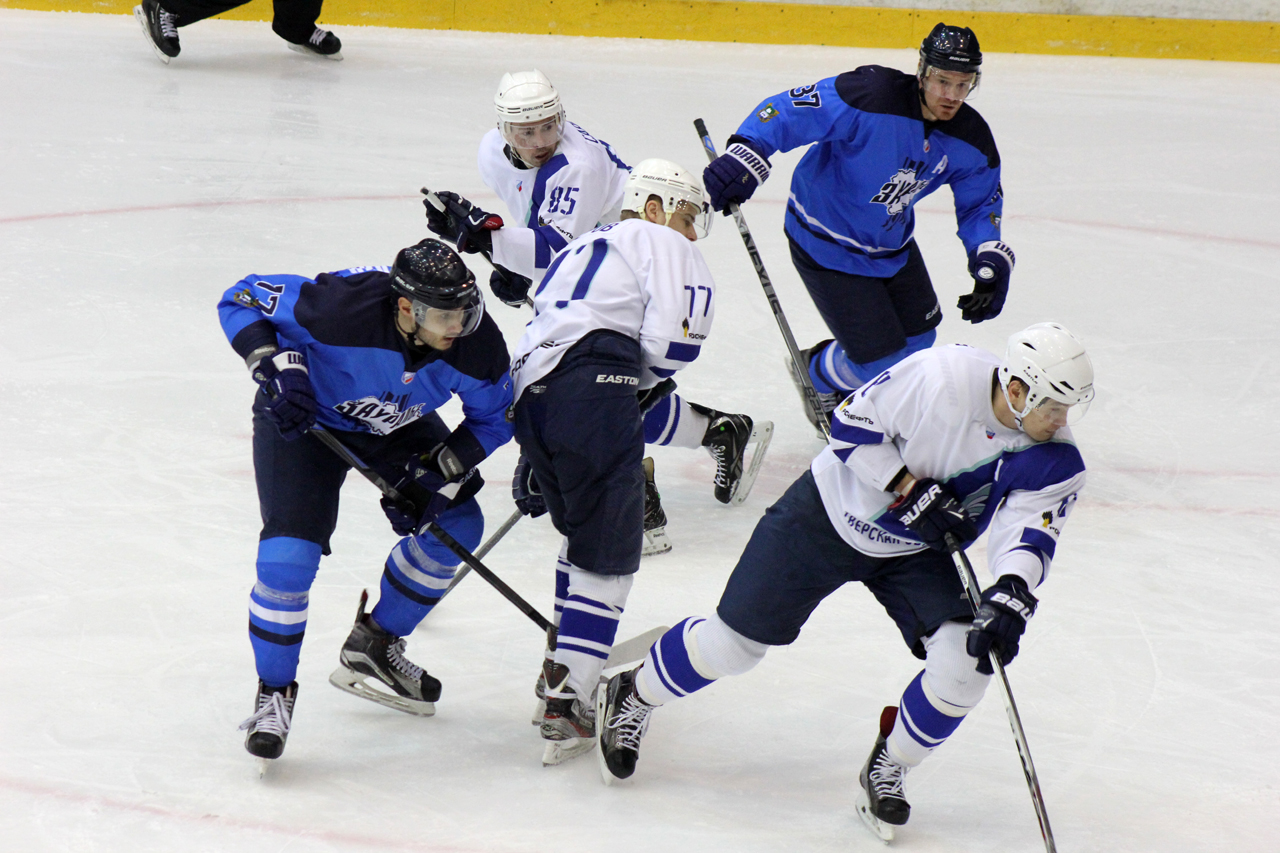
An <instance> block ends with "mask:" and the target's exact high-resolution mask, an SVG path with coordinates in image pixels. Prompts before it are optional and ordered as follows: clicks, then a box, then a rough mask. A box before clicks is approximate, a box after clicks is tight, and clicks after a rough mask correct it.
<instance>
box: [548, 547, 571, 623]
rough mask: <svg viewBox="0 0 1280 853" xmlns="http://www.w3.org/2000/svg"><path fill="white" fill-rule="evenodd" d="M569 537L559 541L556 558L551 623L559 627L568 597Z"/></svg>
mask: <svg viewBox="0 0 1280 853" xmlns="http://www.w3.org/2000/svg"><path fill="white" fill-rule="evenodd" d="M572 567H573V564H572V563H570V562H569V537H568V536H566V537H564V539H563V540H562V541H561V542H560V556H559V557H558V558H556V603H555V608H554V611H553V612H552V614H551V624H552V625H555V626H556V627H557V628H559V627H560V617H561V616H563V615H564V602H565V600H566V599H567V598H568V597H569V569H570V568H572Z"/></svg>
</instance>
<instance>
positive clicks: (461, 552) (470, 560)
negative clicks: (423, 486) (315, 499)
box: [311, 428, 551, 631]
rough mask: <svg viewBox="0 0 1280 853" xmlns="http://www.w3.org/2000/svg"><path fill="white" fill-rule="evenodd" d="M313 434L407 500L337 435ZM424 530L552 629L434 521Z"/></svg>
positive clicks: (394, 495) (385, 488) (385, 490)
mask: <svg viewBox="0 0 1280 853" xmlns="http://www.w3.org/2000/svg"><path fill="white" fill-rule="evenodd" d="M311 433H312V435H314V436H315V437H316V438H318V439H320V441H321V442H322V443H323V444H324V445H325V446H326V447H328V448H329V449H330V450H332V451H333V452H334V453H336V454H338V456H339V457H340V458H341V459H342V461H344V462H346V463H347V464H348V465H350V466H351V467H352V468H355V469H356V470H357V471H359V472H360V473H361V475H363V476H364V478H365V479H366V480H368V481H369V482H371V483H373V484H374V485H375V486H377V487H378V488H379V489H380V490H381V491H382V493H383V494H384V495H386V496H387V497H389V498H391V499H392V500H404V496H403V495H401V494H400V492H398V491H396V489H395V487H393V486H392V485H391V484H390V483H388V482H387V481H386V480H384V479H383V478H382V477H381V476H380V475H379V474H378V472H376V471H374V470H373V469H372V468H370V467H369V466H368V465H366V464H365V463H364V462H362V461H361V460H360V458H359V457H358V456H356V455H355V454H354V453H352V452H351V450H350V449H349V448H348V447H347V446H346V445H345V444H343V443H342V442H341V441H339V440H338V437H337V436H335V435H334V434H333V433H331V432H329V431H328V430H323V429H319V428H313V429H312V430H311ZM423 529H425V530H426V531H427V532H428V533H430V534H431V535H432V536H434V537H436V538H437V539H439V540H440V542H441V543H442V544H443V545H444V546H445V547H446V548H448V549H449V550H450V551H452V552H453V553H454V555H455V556H457V558H458V559H460V560H462V562H464V563H466V564H467V565H468V566H470V567H471V569H472V570H473V571H474V572H475V573H476V574H478V575H480V577H482V578H484V579H485V580H487V581H488V582H489V584H490V585H491V586H492V587H493V588H494V589H496V590H497V591H498V592H500V593H502V595H503V597H504V598H506V599H507V601H510V602H511V603H512V604H514V605H515V606H516V609H517V610H519V611H520V612H521V613H523V614H524V615H525V616H528V617H529V618H530V619H531V620H533V623H534V624H535V625H537V626H538V627H539V628H541V629H542V630H544V631H545V630H547V629H548V628H550V627H551V623H550V622H548V621H547V619H546V617H545V616H543V615H542V614H541V613H539V612H538V611H537V610H535V609H534V608H533V605H531V604H530V603H529V602H527V601H525V600H524V599H523V598H521V597H520V594H519V593H518V592H516V591H515V590H514V589H512V588H511V587H509V586H507V585H506V584H505V583H504V582H503V580H502V578H500V577H498V576H497V575H495V574H494V573H493V571H492V570H491V569H490V568H489V567H488V566H486V565H485V564H484V563H482V562H480V560H479V559H477V558H476V556H475V554H472V553H471V552H470V551H468V550H467V549H466V548H464V547H462V544H461V543H460V542H458V540H457V539H454V538H453V537H452V536H450V535H449V534H448V532H447V531H445V530H444V528H442V527H441V526H440V525H438V524H436V523H435V522H434V521H429V522H427V523H426V524H425V525H424V526H423Z"/></svg>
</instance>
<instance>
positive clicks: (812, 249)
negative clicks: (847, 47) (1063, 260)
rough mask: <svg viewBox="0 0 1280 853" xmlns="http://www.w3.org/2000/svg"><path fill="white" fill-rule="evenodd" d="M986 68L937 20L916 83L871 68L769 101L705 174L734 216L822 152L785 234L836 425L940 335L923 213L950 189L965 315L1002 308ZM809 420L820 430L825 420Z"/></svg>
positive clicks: (967, 41)
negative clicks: (838, 410)
mask: <svg viewBox="0 0 1280 853" xmlns="http://www.w3.org/2000/svg"><path fill="white" fill-rule="evenodd" d="M981 66H982V52H981V50H980V49H979V46H978V38H977V36H975V35H974V33H973V31H972V30H970V29H969V28H967V27H949V26H947V25H946V24H938V25H937V26H936V27H934V28H933V31H932V32H930V33H929V35H928V36H927V37H925V39H924V42H923V43H922V44H921V47H920V62H919V65H918V67H917V69H916V74H915V75H914V76H912V75H910V74H904V73H903V72H901V71H896V70H894V69H890V68H884V67H881V66H878V65H864V66H862V67H861V68H857V69H855V70H853V71H849V72H846V73H844V74H840V75H838V76H836V77H828V78H826V79H824V80H819V81H818V82H817V83H813V84H810V85H806V86H798V87H796V88H794V89H791V90H789V91H787V92H781V93H779V94H777V95H775V96H773V97H770V98H766V99H765V100H764V101H763V102H761V103H760V104H759V106H757V107H756V109H755V112H754V113H753V114H752V115H751V116H750V117H749V118H748V119H747V120H746V121H744V122H743V123H742V124H741V125H740V126H739V127H738V130H737V133H735V134H734V135H733V136H732V137H730V139H729V144H728V146H727V148H726V149H725V153H724V154H722V155H721V156H720V157H718V158H716V159H715V160H714V161H712V162H711V164H710V165H708V166H707V168H706V171H705V172H704V182H705V184H706V188H707V192H708V193H709V194H710V196H711V202H712V204H713V205H714V206H715V208H716V209H717V210H727V207H728V205H729V204H730V203H735V202H736V203H741V202H744V201H746V200H747V199H749V198H750V197H751V195H752V193H753V192H754V191H755V189H756V187H757V186H759V185H760V184H761V183H762V182H763V181H764V180H765V179H766V178H767V177H768V176H769V169H770V163H769V157H770V156H771V155H772V154H773V153H774V152H776V151H790V150H792V149H793V148H798V147H800V146H802V145H809V144H811V143H812V147H811V148H810V149H809V150H808V151H807V152H806V153H805V155H804V157H803V158H801V160H800V163H799V164H798V165H797V166H796V169H795V173H794V175H793V176H792V180H791V194H790V197H789V199H788V202H787V210H786V224H785V230H786V234H787V240H788V242H789V244H790V247H791V259H792V262H793V263H794V264H795V267H796V271H797V272H798V273H799V274H800V278H801V280H802V281H803V282H804V284H805V287H806V288H807V289H808V291H809V294H810V296H811V297H812V298H813V302H814V305H815V306H816V307H817V309H818V313H819V314H821V315H822V319H823V321H824V322H826V324H827V328H828V329H830V330H831V334H832V335H833V336H834V340H827V341H823V342H821V343H819V344H816V345H814V346H812V347H810V348H808V349H806V350H802V351H801V357H802V361H803V362H804V364H802V365H801V367H802V368H805V369H807V370H808V373H809V377H810V379H811V380H812V381H813V385H814V388H815V390H817V392H818V394H819V398H820V401H821V403H822V407H823V410H824V414H825V416H826V417H827V419H828V420H829V419H830V413H831V411H832V410H833V409H834V408H835V406H836V404H837V403H839V402H840V401H841V400H843V399H844V397H845V396H846V395H847V394H848V393H849V392H850V391H853V390H855V389H857V388H859V387H860V386H861V385H862V384H863V383H864V382H866V381H867V380H868V379H870V378H871V377H873V376H875V375H877V374H878V373H880V371H882V370H884V369H885V368H886V367H889V366H890V365H892V364H895V363H897V362H898V361H900V360H902V359H903V358H905V357H906V356H908V355H910V354H911V353H913V352H916V351H918V350H922V349H926V348H928V347H930V346H932V345H933V342H934V340H935V338H936V337H937V332H936V329H937V326H938V324H939V323H940V322H941V321H942V310H941V306H940V305H939V304H938V298H937V295H936V294H935V293H934V290H933V284H932V282H931V281H930V279H929V272H928V270H927V269H926V268H925V263H924V258H923V257H922V256H921V254H920V249H919V247H917V246H916V242H915V238H914V234H915V212H914V210H913V208H914V206H915V203H916V202H917V201H919V200H920V199H922V198H924V197H925V196H927V195H929V194H930V193H932V192H935V191H936V190H938V189H939V188H940V187H942V186H943V185H944V184H946V185H949V186H950V187H951V192H952V194H953V196H954V197H955V208H956V220H957V222H958V224H959V230H958V234H959V236H960V240H961V242H962V243H963V244H964V247H965V251H966V252H967V253H968V256H969V272H970V273H971V274H972V275H973V278H974V288H973V292H972V293H969V294H966V295H964V296H961V297H960V299H959V302H958V307H959V308H960V309H961V317H962V318H963V319H965V320H968V321H970V322H973V323H981V322H982V321H984V320H989V319H991V318H993V317H995V316H997V315H998V314H999V313H1000V310H1001V308H1002V307H1003V306H1004V301H1005V295H1006V293H1007V292H1008V288H1009V276H1010V273H1012V271H1013V265H1014V255H1013V252H1012V251H1011V250H1010V249H1009V247H1008V246H1007V245H1006V244H1005V243H1003V242H1002V241H1001V239H1000V219H1001V216H1002V210H1003V193H1002V191H1001V188H1000V155H999V153H998V152H997V151H996V144H995V140H994V139H993V138H992V135H991V131H990V129H989V128H988V127H987V123H986V122H985V121H983V119H982V116H980V115H978V113H977V112H976V111H975V110H974V109H973V108H972V107H970V106H969V105H968V104H967V103H965V99H966V98H967V97H968V96H970V95H972V94H973V92H974V91H975V90H976V89H977V88H978V82H979V79H980V76H981V73H982V72H981ZM788 364H789V366H790V369H791V370H792V373H793V378H795V379H796V380H797V385H799V380H798V374H797V373H796V369H797V367H796V365H794V364H791V363H790V362H788ZM806 413H807V414H808V415H809V417H810V419H811V420H812V421H813V422H814V425H815V426H817V425H818V424H817V420H816V417H817V414H816V413H813V412H809V411H808V407H807V406H806Z"/></svg>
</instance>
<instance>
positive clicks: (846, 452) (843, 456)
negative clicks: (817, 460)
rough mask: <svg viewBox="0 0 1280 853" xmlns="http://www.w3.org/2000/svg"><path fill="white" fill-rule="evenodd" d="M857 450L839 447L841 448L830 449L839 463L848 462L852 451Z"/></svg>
mask: <svg viewBox="0 0 1280 853" xmlns="http://www.w3.org/2000/svg"><path fill="white" fill-rule="evenodd" d="M857 449H858V448H856V447H841V448H836V449H832V451H831V452H832V453H834V454H835V455H836V458H837V459H839V460H840V461H841V462H848V461H849V457H850V456H852V455H853V451H855V450H857Z"/></svg>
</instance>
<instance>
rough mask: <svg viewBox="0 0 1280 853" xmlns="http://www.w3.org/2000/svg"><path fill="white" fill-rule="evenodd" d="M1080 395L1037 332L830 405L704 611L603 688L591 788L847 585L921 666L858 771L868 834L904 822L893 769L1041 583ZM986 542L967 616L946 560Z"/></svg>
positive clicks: (969, 696) (1011, 635)
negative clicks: (861, 589)
mask: <svg viewBox="0 0 1280 853" xmlns="http://www.w3.org/2000/svg"><path fill="white" fill-rule="evenodd" d="M1092 397H1093V367H1092V365H1091V363H1090V361H1089V356H1088V355H1087V354H1086V353H1085V350H1084V347H1083V346H1082V345H1081V344H1080V342H1079V341H1078V340H1077V339H1076V338H1075V337H1074V336H1073V335H1071V333H1070V332H1068V331H1067V330H1066V329H1064V328H1062V327H1061V326H1058V325H1055V324H1051V323H1041V324H1038V325H1035V326H1032V327H1030V328H1028V329H1025V330H1023V331H1022V332H1019V333H1017V334H1015V335H1014V336H1013V337H1012V338H1010V340H1009V346H1008V349H1007V351H1006V354H1005V357H1004V359H1003V361H1002V360H1001V359H1000V358H998V357H996V356H995V355H992V354H991V353H988V352H984V351H983V350H979V349H974V348H972V347H967V346H961V345H954V346H947V347H940V348H936V349H929V350H924V351H921V352H918V353H915V354H914V355H911V356H909V357H907V358H906V359H904V360H903V361H901V362H899V363H898V364H896V365H894V366H893V367H890V368H889V369H888V370H886V371H884V372H883V373H881V374H880V375H879V376H877V377H875V378H874V379H872V380H871V381H870V382H868V383H867V384H866V385H865V386H863V388H862V389H860V390H859V391H857V392H855V393H854V394H853V395H851V396H850V397H848V398H847V399H846V400H845V401H844V402H843V403H842V404H841V405H840V406H839V407H838V408H837V410H836V414H835V419H834V422H833V424H832V434H831V443H830V445H828V447H827V448H826V449H825V450H823V451H822V452H821V453H820V454H819V455H818V456H817V457H816V458H815V459H814V461H813V464H812V465H811V467H810V469H809V470H808V471H806V472H805V473H804V474H803V475H802V476H801V477H800V479H798V480H797V481H796V482H795V483H794V484H792V486H791V487H790V488H789V489H788V490H787V492H786V493H785V494H784V495H783V496H782V497H781V498H780V499H779V500H778V502H777V503H775V504H774V505H773V506H772V507H770V508H769V510H768V511H767V512H766V513H765V515H764V517H763V518H762V519H761V520H760V522H759V524H758V525H757V526H756V529H755V531H754V533H753V534H752V536H751V540H750V541H749V542H748V544H747V547H746V549H745V550H744V551H743V554H742V556H741V558H740V559H739V560H738V564H737V566H736V567H735V568H734V571H733V574H732V575H731V576H730V578H729V581H728V583H727V585H726V587H725V590H724V593H723V595H722V596H721V598H720V604H719V606H718V607H717V609H716V614H715V615H714V616H711V617H708V618H706V619H701V618H689V619H685V620H684V621H682V622H680V623H679V624H677V625H676V626H675V627H673V628H672V629H671V630H670V631H668V632H667V633H666V634H665V635H663V636H662V638H661V639H659V641H658V642H657V643H655V644H654V645H653V647H652V648H651V649H650V651H649V655H648V657H647V658H646V659H645V661H644V663H643V664H641V665H640V667H639V668H637V669H635V670H632V671H629V672H624V673H622V674H621V675H619V676H617V677H615V678H613V679H612V680H611V681H610V682H609V684H608V687H607V688H602V689H601V691H600V694H601V697H600V702H601V706H600V708H599V709H598V717H597V719H598V721H599V724H600V726H601V729H600V746H601V765H602V775H603V776H604V778H605V781H606V782H610V781H611V780H612V779H614V778H625V777H627V776H630V775H631V774H632V773H633V772H634V770H635V765H636V760H637V758H638V756H639V745H640V738H641V737H642V736H643V734H644V732H645V729H646V728H647V726H648V721H649V714H650V711H651V710H652V708H653V706H655V705H661V704H663V703H666V702H671V701H673V700H675V699H677V698H679V697H681V696H686V695H688V694H689V693H692V692H694V691H696V690H700V689H702V688H703V687H706V686H708V685H709V684H711V683H712V682H713V681H714V680H716V679H717V678H721V677H723V676H726V675H739V674H742V673H744V672H746V671H747V670H749V669H751V668H752V667H754V666H755V665H756V664H757V663H759V662H760V660H761V659H762V658H763V657H764V654H765V652H766V650H767V649H768V647H769V646H780V645H789V644H790V643H792V642H794V641H795V639H796V638H797V637H798V636H799V633H800V629H801V627H802V626H803V625H804V623H805V621H806V620H807V619H808V618H809V614H810V613H812V612H813V609H814V608H815V607H817V605H818V604H819V603H820V602H821V601H822V600H823V599H824V598H826V597H827V596H828V595H830V594H831V593H833V592H835V591H836V590H837V589H839V588H840V587H841V586H843V585H844V584H846V583H849V582H852V581H860V582H862V583H864V584H866V586H867V587H868V588H869V589H870V590H871V592H872V593H873V594H874V595H875V596H876V598H877V600H879V602H880V603H881V605H883V607H884V608H885V610H886V611H888V613H889V615H890V617H892V618H893V620H894V621H895V622H896V623H897V625H898V629H899V630H900V631H901V633H902V638H903V640H905V641H906V644H907V646H908V648H910V649H911V651H912V653H913V654H915V655H916V657H918V658H921V659H923V660H924V662H925V663H924V669H923V670H922V671H921V672H920V673H919V674H918V675H917V676H916V677H915V678H914V679H913V680H912V681H911V683H910V685H908V686H907V688H906V690H905V691H904V692H903V694H902V698H901V700H900V701H899V703H898V705H897V707H892V706H891V707H888V708H886V709H885V710H884V712H883V713H882V715H881V717H880V730H879V733H878V736H877V738H876V741H875V745H874V747H873V749H872V751H871V755H870V757H869V758H868V759H867V762H866V765H865V766H864V767H863V770H862V775H861V784H862V788H863V789H864V790H863V793H862V799H861V802H860V804H859V814H860V815H862V816H863V817H864V819H865V820H866V821H867V822H868V824H869V825H871V826H872V827H873V828H874V829H875V830H876V831H877V832H878V833H880V834H881V836H882V837H886V836H891V833H892V827H893V826H895V825H901V824H904V823H906V822H907V817H908V815H909V814H910V806H909V805H908V804H907V800H906V795H905V793H904V790H903V780H904V777H905V776H906V774H907V771H908V770H910V769H911V768H912V767H915V766H917V765H918V764H920V762H921V761H923V760H924V759H925V757H926V756H928V755H929V753H930V752H932V751H933V750H934V749H936V748H937V747H938V746H939V745H941V744H942V743H943V742H944V741H945V740H946V739H947V738H948V737H949V736H950V735H951V734H952V732H954V731H955V729H956V727H957V726H959V725H960V722H961V721H962V720H963V719H964V717H965V715H966V714H967V713H968V712H969V711H970V710H972V709H973V708H974V707H975V706H976V705H977V704H978V701H979V700H980V699H981V698H982V695H983V692H984V691H985V690H986V687H987V683H988V681H990V676H991V664H990V660H989V658H988V652H989V651H991V650H992V649H994V650H996V651H997V652H998V653H999V655H1000V659H1001V661H1002V662H1003V663H1005V664H1008V663H1009V662H1010V661H1012V660H1013V659H1014V657H1015V656H1016V655H1017V653H1018V642H1019V638H1020V637H1021V635H1022V632H1023V629H1024V628H1025V626H1026V622H1027V620H1028V619H1029V618H1030V617H1031V615H1032V614H1033V613H1034V612H1035V609H1036V604H1037V599H1036V597H1035V596H1034V595H1033V594H1032V592H1031V590H1033V589H1036V588H1037V587H1039V586H1040V585H1041V584H1042V583H1043V581H1044V580H1045V578H1046V577H1047V576H1048V574H1049V567H1050V564H1051V562H1052V560H1053V556H1054V552H1055V550H1056V548H1057V544H1058V538H1059V536H1060V535H1061V533H1062V528H1063V525H1064V523H1065V522H1066V520H1067V516H1068V515H1069V514H1070V512H1071V508H1072V506H1073V505H1074V504H1075V501H1076V498H1077V496H1078V495H1079V493H1080V490H1081V488H1082V487H1083V486H1084V481H1085V469H1084V462H1083V460H1082V459H1081V456H1080V452H1079V450H1077V448H1076V445H1075V443H1074V442H1073V441H1072V438H1071V433H1070V430H1069V429H1068V428H1067V427H1066V424H1067V423H1068V420H1069V419H1070V420H1072V421H1074V420H1075V419H1077V416H1079V415H1081V414H1083V412H1084V410H1085V409H1086V408H1087V406H1088V403H1089V401H1090V400H1091V399H1092ZM984 530H986V531H988V533H989V538H988V541H987V557H988V563H989V567H990V569H991V575H992V577H994V578H996V581H995V583H993V584H992V585H991V586H990V587H988V588H987V589H986V591H984V592H983V593H982V605H981V607H980V608H979V610H978V612H977V614H976V616H975V614H974V613H973V612H972V611H971V610H970V607H969V604H968V600H967V598H966V597H965V593H964V589H963V586H962V584H961V581H960V579H959V576H958V574H957V573H956V570H955V567H954V566H953V564H952V560H951V558H950V556H949V553H948V550H949V549H948V544H947V541H946V540H947V535H948V534H950V535H952V536H954V537H955V539H956V540H957V541H958V542H959V543H960V544H961V546H966V545H969V544H971V543H972V542H973V541H974V540H975V539H976V538H977V537H978V536H979V535H980V534H981V533H982V532H983V531H984Z"/></svg>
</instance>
